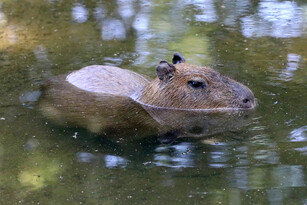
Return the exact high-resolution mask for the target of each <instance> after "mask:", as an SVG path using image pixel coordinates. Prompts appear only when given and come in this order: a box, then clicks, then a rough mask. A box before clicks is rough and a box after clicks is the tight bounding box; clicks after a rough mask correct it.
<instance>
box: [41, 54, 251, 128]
mask: <svg viewBox="0 0 307 205" xmlns="http://www.w3.org/2000/svg"><path fill="white" fill-rule="evenodd" d="M172 62H173V64H171V63H168V62H167V61H161V62H160V64H159V65H158V66H157V68H156V71H157V77H156V78H155V79H154V80H152V81H149V80H148V79H147V78H146V77H143V76H141V75H139V74H137V73H135V72H132V71H129V70H125V69H121V68H117V67H111V66H99V65H94V66H88V67H85V68H82V69H80V70H78V71H74V72H72V73H71V74H68V75H62V76H58V77H55V78H52V79H50V80H49V81H47V83H46V84H45V85H44V86H43V95H42V97H41V99H40V108H41V110H42V111H43V113H44V114H45V115H46V116H47V117H49V118H51V119H54V120H55V121H56V122H59V123H60V124H69V125H77V126H80V127H84V128H87V129H89V130H90V131H92V132H95V133H102V132H105V131H106V130H116V129H126V128H132V129H140V128H144V130H147V131H148V130H157V129H159V126H160V125H162V126H164V127H165V126H166V127H177V126H183V127H189V126H190V124H191V126H192V125H194V124H195V123H194V122H192V121H191V120H190V119H187V120H185V121H184V116H187V115H186V114H184V113H180V115H178V113H176V114H174V115H172V114H171V113H172V112H174V110H177V111H180V112H185V111H187V112H189V111H201V110H205V111H216V110H219V111H221V110H223V111H226V112H228V111H235V110H251V109H253V108H254V107H255V102H254V95H253V93H252V92H251V91H250V89H249V88H247V87H246V86H244V85H242V84H240V83H238V82H236V81H234V80H232V79H230V78H228V77H226V76H223V75H221V74H220V73H218V72H217V71H215V70H213V69H211V68H209V67H200V66H195V65H191V64H188V63H185V59H184V58H183V56H182V55H181V54H179V53H175V54H174V56H173V60H172ZM172 116H174V117H176V118H178V116H180V118H182V120H183V121H182V122H180V120H179V121H178V119H176V120H175V119H172ZM193 116H194V118H195V115H193ZM199 121H200V120H199V117H197V122H199ZM174 122H176V123H175V124H174ZM177 122H178V123H177ZM193 123H194V124H193ZM222 123H224V124H225V122H222ZM180 124H182V125H180ZM205 124H206V126H208V124H210V123H208V119H206V123H205ZM215 124H218V123H217V122H215ZM221 126H224V125H221ZM226 127H227V126H226Z"/></svg>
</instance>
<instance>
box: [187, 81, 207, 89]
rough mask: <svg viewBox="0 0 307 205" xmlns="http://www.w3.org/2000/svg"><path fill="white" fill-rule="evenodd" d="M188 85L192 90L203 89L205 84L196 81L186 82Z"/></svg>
mask: <svg viewBox="0 0 307 205" xmlns="http://www.w3.org/2000/svg"><path fill="white" fill-rule="evenodd" d="M188 85H189V86H191V87H192V88H204V87H206V83H205V82H201V81H196V80H190V81H188Z"/></svg>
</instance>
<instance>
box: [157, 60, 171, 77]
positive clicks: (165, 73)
mask: <svg viewBox="0 0 307 205" xmlns="http://www.w3.org/2000/svg"><path fill="white" fill-rule="evenodd" d="M175 70H176V68H175V66H174V65H172V64H170V63H169V62H167V61H165V60H163V61H161V62H160V64H159V65H158V66H157V68H156V71H157V75H158V78H159V79H160V80H163V81H165V82H167V81H168V80H169V79H170V78H172V77H173V75H174V71H175Z"/></svg>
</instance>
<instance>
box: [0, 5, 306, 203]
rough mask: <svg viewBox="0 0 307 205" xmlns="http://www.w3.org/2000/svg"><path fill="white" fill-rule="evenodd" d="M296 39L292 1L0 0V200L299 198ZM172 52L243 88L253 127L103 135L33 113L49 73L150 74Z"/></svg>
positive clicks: (302, 140)
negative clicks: (95, 67)
mask: <svg viewBox="0 0 307 205" xmlns="http://www.w3.org/2000/svg"><path fill="white" fill-rule="evenodd" d="M306 38H307V4H306V3H305V2H304V1H277V0H276V1H275V0H262V1H249V0H237V1H222V0H215V1H214V0H189V1H181V0H177V1H176V0H161V1H145V0H141V1H126V0H117V1H71V0H66V1H58V0H46V1H40V0H33V1H17V0H2V1H1V3H0V74H1V75H0V82H1V84H0V92H1V96H0V130H1V132H0V196H1V197H0V204H306V203H307V186H306V184H307V180H306V176H307V169H306V165H307V163H306V157H307V128H306V126H307V124H306V123H307V117H306V116H307V104H306V102H307V92H306V91H307V86H306V85H307V84H306V82H307V77H306V76H307V73H306V72H307V65H306V59H307V49H306V45H307V44H306V40H307V39H306ZM175 51H179V52H181V53H183V54H184V57H185V58H186V60H187V61H188V62H192V63H194V64H198V65H211V66H212V67H214V68H215V69H217V70H219V71H220V72H222V73H223V74H226V75H228V76H230V77H232V78H234V79H237V80H239V81H240V82H242V83H244V84H246V85H248V86H249V87H250V88H251V89H252V90H253V92H254V94H255V96H256V97H257V99H258V103H259V106H258V107H257V109H256V111H255V113H254V115H253V118H252V119H251V121H250V122H249V123H247V125H246V126H245V127H242V128H239V129H237V130H234V131H231V132H223V133H218V134H214V135H211V136H208V137H202V138H187V137H184V136H182V137H183V138H180V139H172V138H171V139H170V140H167V141H163V140H162V139H159V136H157V135H149V136H147V135H146V136H143V138H140V139H136V140H130V139H131V138H133V136H130V134H129V136H127V138H123V137H118V138H116V137H115V138H112V139H109V138H108V136H98V135H95V134H92V133H90V132H87V131H86V130H82V129H79V128H71V127H70V128H68V127H63V126H57V125H55V124H53V123H52V122H51V121H49V120H48V119H46V118H44V117H43V116H42V115H41V114H40V113H39V112H38V110H37V108H36V100H37V98H38V96H39V94H40V93H39V85H40V84H41V82H42V79H44V78H46V77H48V76H53V75H59V74H64V73H67V72H69V71H73V70H77V69H79V68H81V67H83V66H86V65H91V64H106V65H114V66H119V67H122V68H127V69H131V70H133V71H136V72H138V73H141V74H145V75H147V76H150V77H154V76H155V69H154V68H155V66H156V65H157V63H158V62H159V61H160V60H161V59H168V60H170V59H171V56H172V53H173V52H175ZM127 135H128V134H127ZM120 136H125V133H122V134H121V135H120ZM128 139H129V140H128Z"/></svg>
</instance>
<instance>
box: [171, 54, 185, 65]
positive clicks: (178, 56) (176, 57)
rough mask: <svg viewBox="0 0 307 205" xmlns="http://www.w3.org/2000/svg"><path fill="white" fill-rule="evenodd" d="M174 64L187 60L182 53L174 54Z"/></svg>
mask: <svg viewBox="0 0 307 205" xmlns="http://www.w3.org/2000/svg"><path fill="white" fill-rule="evenodd" d="M172 62H173V64H178V63H184V62H185V59H184V57H183V56H182V55H181V53H174V56H173V60H172Z"/></svg>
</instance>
